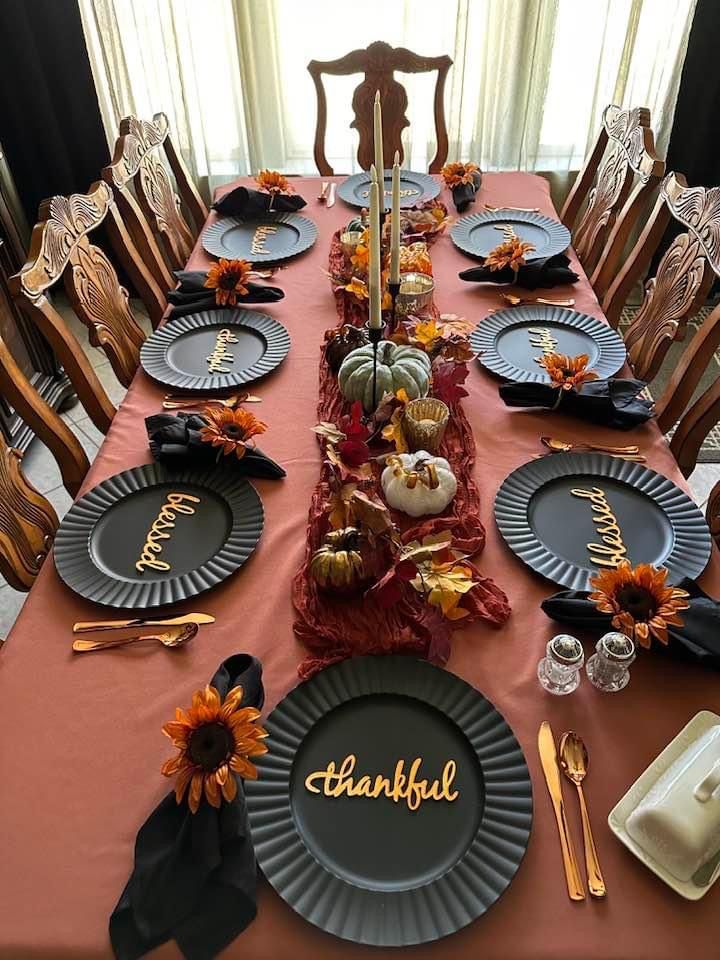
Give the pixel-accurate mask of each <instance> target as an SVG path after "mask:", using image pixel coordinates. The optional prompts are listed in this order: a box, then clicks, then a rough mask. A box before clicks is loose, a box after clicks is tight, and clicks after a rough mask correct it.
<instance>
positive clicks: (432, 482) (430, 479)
mask: <svg viewBox="0 0 720 960" xmlns="http://www.w3.org/2000/svg"><path fill="white" fill-rule="evenodd" d="M424 469H425V473H426V474H427V481H426V483H427V485H428V487H429V488H430V489H431V490H437V488H438V487H439V486H440V481H439V480H438V475H437V470H436V469H435V464H434V463H426V464H425V465H424Z"/></svg>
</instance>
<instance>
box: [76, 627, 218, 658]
mask: <svg viewBox="0 0 720 960" xmlns="http://www.w3.org/2000/svg"><path fill="white" fill-rule="evenodd" d="M199 629H200V628H199V627H198V625H197V624H196V623H185V624H178V625H177V626H176V627H169V628H168V629H167V630H164V631H163V632H162V633H143V634H140V635H138V636H135V637H124V638H122V639H117V640H116V639H102V640H82V639H80V638H79V637H78V639H76V640H73V645H72V648H73V651H74V652H75V653H90V652H92V651H93V650H109V649H110V647H123V646H125V645H126V644H128V643H139V642H140V641H141V640H157V641H158V643H161V644H162V645H163V646H164V647H180V646H182V645H183V644H184V643H187V642H188V641H189V640H192V638H193V637H194V636H195V635H196V634H197V632H198V630H199Z"/></svg>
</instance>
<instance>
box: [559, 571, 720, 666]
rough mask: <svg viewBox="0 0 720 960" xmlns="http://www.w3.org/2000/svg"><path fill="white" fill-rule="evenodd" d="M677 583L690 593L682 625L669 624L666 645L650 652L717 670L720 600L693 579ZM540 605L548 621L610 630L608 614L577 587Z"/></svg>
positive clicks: (719, 653) (682, 616) (719, 643)
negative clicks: (671, 656) (707, 592)
mask: <svg viewBox="0 0 720 960" xmlns="http://www.w3.org/2000/svg"><path fill="white" fill-rule="evenodd" d="M677 586H678V587H680V588H681V589H682V590H687V592H688V593H689V594H690V597H689V599H688V603H689V604H690V606H689V608H688V609H687V610H681V611H679V616H680V617H681V618H682V621H683V625H682V626H681V627H674V626H672V625H669V626H668V638H669V642H668V645H667V647H665V646H663V645H662V644H661V643H657V642H656V641H653V651H658V652H662V651H667V653H668V654H671V655H673V656H677V657H681V658H683V659H685V660H694V661H696V662H698V663H700V664H702V665H703V666H708V667H713V668H714V669H719V668H720V603H718V602H717V601H715V600H713V599H712V597H709V596H708V595H707V594H706V593H704V592H703V591H702V590H701V589H700V587H699V586H698V585H697V584H696V583H695V581H694V580H687V579H685V580H683V581H682V582H681V583H678V584H677ZM542 608H543V610H544V612H545V613H546V614H547V615H548V617H550V619H551V620H558V621H560V622H561V623H568V624H570V625H571V626H573V627H578V628H580V629H587V630H598V631H601V632H602V633H606V632H607V631H608V630H612V629H613V627H612V626H611V624H610V621H611V620H612V616H611V615H610V614H608V613H600V611H599V610H597V608H596V607H595V604H594V603H593V602H592V600H588V594H587V593H585V592H583V591H580V590H561V591H560V593H556V594H555V595H554V596H552V597H548V599H547V600H543V602H542Z"/></svg>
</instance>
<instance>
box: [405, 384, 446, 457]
mask: <svg viewBox="0 0 720 960" xmlns="http://www.w3.org/2000/svg"><path fill="white" fill-rule="evenodd" d="M449 417H450V410H449V408H448V406H447V404H445V403H443V402H442V400H435V399H434V398H433V397H424V398H422V399H420V400H411V401H410V403H408V405H407V406H406V407H405V413H404V415H403V433H404V434H405V439H406V440H407V443H408V446H409V447H410V451H411V452H412V453H414V452H415V451H416V450H427V452H428V453H437V452H438V450H439V449H440V444H441V443H442V438H443V436H444V435H445V428H446V427H447V424H448V419H449Z"/></svg>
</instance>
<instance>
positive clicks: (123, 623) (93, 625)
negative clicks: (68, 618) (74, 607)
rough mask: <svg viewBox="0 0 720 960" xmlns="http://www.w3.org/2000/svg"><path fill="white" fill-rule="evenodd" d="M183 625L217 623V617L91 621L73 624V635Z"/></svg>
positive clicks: (185, 615) (204, 614)
mask: <svg viewBox="0 0 720 960" xmlns="http://www.w3.org/2000/svg"><path fill="white" fill-rule="evenodd" d="M181 623H197V624H198V625H200V624H203V623H215V617H211V616H210V614H209V613H185V614H183V615H182V616H181V617H168V618H167V619H165V620H155V619H154V618H152V617H150V618H147V619H143V618H139V619H137V620H89V621H84V622H80V623H75V624H73V633H91V632H95V631H97V632H98V633H101V632H102V631H103V630H124V629H126V628H127V627H130V628H133V629H134V628H135V627H173V626H175V625H176V624H181Z"/></svg>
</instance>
